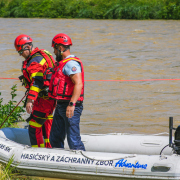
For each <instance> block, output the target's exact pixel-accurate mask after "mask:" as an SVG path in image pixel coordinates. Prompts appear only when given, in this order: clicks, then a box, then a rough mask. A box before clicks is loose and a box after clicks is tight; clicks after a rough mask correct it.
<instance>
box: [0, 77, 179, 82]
mask: <svg viewBox="0 0 180 180" xmlns="http://www.w3.org/2000/svg"><path fill="white" fill-rule="evenodd" d="M0 79H13V80H19V78H4V77H0ZM179 80H180V79H137V80H135V79H131V80H113V79H109V80H108V79H106V80H85V81H102V82H103V81H104V82H108V81H109V82H138V81H179Z"/></svg>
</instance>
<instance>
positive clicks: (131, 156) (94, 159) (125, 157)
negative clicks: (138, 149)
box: [80, 151, 136, 161]
mask: <svg viewBox="0 0 180 180" xmlns="http://www.w3.org/2000/svg"><path fill="white" fill-rule="evenodd" d="M80 153H81V155H82V156H84V157H85V158H88V159H91V160H93V161H113V160H120V159H127V158H133V157H136V155H130V156H124V157H119V158H115V159H96V158H91V157H89V156H86V155H85V154H84V153H83V152H82V151H80Z"/></svg>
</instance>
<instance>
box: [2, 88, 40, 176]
mask: <svg viewBox="0 0 180 180" xmlns="http://www.w3.org/2000/svg"><path fill="white" fill-rule="evenodd" d="M11 90H12V91H11V98H12V99H11V100H10V101H9V102H8V103H7V104H4V105H3V104H2V102H3V98H0V125H1V124H2V123H3V122H4V120H5V119H6V118H7V116H8V115H9V114H10V112H11V111H12V110H13V109H14V107H15V106H16V104H17V102H16V101H15V100H14V98H15V97H16V96H17V94H16V91H17V85H14V86H12V88H11ZM0 95H1V92H0ZM24 112H25V110H24V109H23V107H22V106H18V107H16V109H15V110H14V111H13V113H12V114H11V116H9V118H8V119H7V121H6V122H5V123H4V125H3V126H2V128H4V127H14V123H16V122H18V121H24V120H23V119H22V117H21V115H22V113H24ZM13 161H14V157H11V159H10V160H9V162H8V163H7V164H0V180H40V178H32V177H29V176H23V175H21V172H19V171H17V169H16V167H15V166H12V163H13Z"/></svg>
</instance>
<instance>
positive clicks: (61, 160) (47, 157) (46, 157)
mask: <svg viewBox="0 0 180 180" xmlns="http://www.w3.org/2000/svg"><path fill="white" fill-rule="evenodd" d="M21 159H24V160H27V159H28V160H35V161H49V162H57V163H76V164H89V165H93V164H95V165H97V166H113V160H110V161H96V160H92V159H88V158H80V157H79V158H78V157H69V156H65V155H63V156H55V155H50V154H48V155H42V154H39V153H36V154H26V153H23V154H21Z"/></svg>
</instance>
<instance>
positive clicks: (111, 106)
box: [0, 18, 180, 134]
mask: <svg viewBox="0 0 180 180" xmlns="http://www.w3.org/2000/svg"><path fill="white" fill-rule="evenodd" d="M0 23H1V27H0V37H1V39H0V53H1V56H0V72H1V73H0V78H2V77H5V78H17V77H18V76H19V75H21V71H20V69H21V64H22V60H23V59H22V57H20V56H19V55H18V54H17V52H16V51H15V49H14V39H15V38H16V37H17V36H18V35H19V34H28V35H29V36H31V37H32V38H33V40H34V41H33V44H34V46H35V47H39V48H43V49H46V50H48V51H50V52H51V53H52V54H53V49H52V47H51V41H52V38H53V37H54V36H55V35H56V34H58V33H66V34H68V35H69V36H70V37H71V39H72V42H73V46H72V47H71V53H72V54H75V55H76V56H77V57H79V58H80V59H81V60H82V61H83V64H84V68H85V80H86V82H85V100H84V111H83V114H82V116H81V126H80V127H81V133H88V134H89V133H114V132H122V133H125V132H127V133H142V134H144V133H145V134H154V133H161V132H168V126H169V121H168V120H169V117H170V116H172V117H173V118H174V126H175V127H177V126H178V125H179V124H180V101H179V100H180V92H179V91H180V81H179V79H180V73H179V70H180V62H179V61H180V21H173V20H87V19H73V20H72V19H23V18H22V19H21V18H18V19H11V18H6V19H4V18H0ZM53 55H54V54H53ZM54 57H55V56H54ZM88 80H100V81H88ZM101 80H111V81H101ZM122 80H123V81H122ZM131 80H132V81H131ZM149 80H151V81H149ZM13 84H17V87H18V93H17V94H18V95H17V97H16V100H17V101H20V99H21V98H22V97H23V95H24V92H25V90H24V88H23V87H22V86H21V83H20V82H19V81H18V80H12V79H11V80H3V79H0V92H1V93H2V95H1V97H3V99H4V102H7V101H8V100H10V90H11V89H10V88H11V87H12V85H13Z"/></svg>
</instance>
